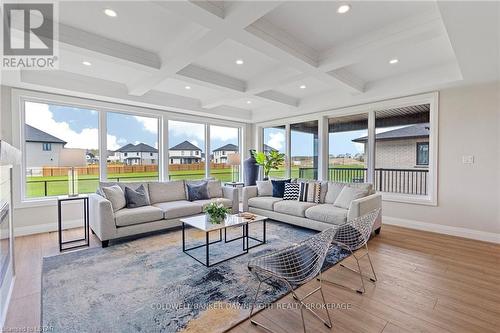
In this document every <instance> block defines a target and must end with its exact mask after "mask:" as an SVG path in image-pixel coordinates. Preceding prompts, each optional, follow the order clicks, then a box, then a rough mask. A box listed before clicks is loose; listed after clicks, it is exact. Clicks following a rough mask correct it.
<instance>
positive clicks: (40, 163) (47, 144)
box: [24, 125, 66, 170]
mask: <svg viewBox="0 0 500 333" xmlns="http://www.w3.org/2000/svg"><path fill="white" fill-rule="evenodd" d="M24 136H25V138H26V143H25V144H26V167H27V168H28V169H30V170H31V169H33V168H41V167H44V166H51V167H57V166H59V154H60V152H61V150H62V149H63V148H64V145H65V144H66V141H64V140H61V139H59V138H57V137H55V136H53V135H50V134H49V133H46V132H44V131H42V130H39V129H38V128H35V127H33V126H30V125H25V127H24Z"/></svg>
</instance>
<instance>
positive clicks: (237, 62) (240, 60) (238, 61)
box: [235, 59, 245, 65]
mask: <svg viewBox="0 0 500 333" xmlns="http://www.w3.org/2000/svg"><path fill="white" fill-rule="evenodd" d="M235 62H236V65H243V64H244V63H245V62H244V61H243V60H242V59H238V60H236V61H235Z"/></svg>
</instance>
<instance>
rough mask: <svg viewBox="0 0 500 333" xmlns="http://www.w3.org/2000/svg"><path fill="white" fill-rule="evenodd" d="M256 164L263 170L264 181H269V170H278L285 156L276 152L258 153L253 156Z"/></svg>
mask: <svg viewBox="0 0 500 333" xmlns="http://www.w3.org/2000/svg"><path fill="white" fill-rule="evenodd" d="M255 160H256V161H257V164H259V165H260V166H262V169H263V170H264V180H267V179H269V172H271V170H278V169H279V167H280V166H282V165H283V163H284V162H285V154H283V153H280V152H279V151H277V150H271V151H270V152H269V153H267V154H266V153H263V152H258V153H256V154H255Z"/></svg>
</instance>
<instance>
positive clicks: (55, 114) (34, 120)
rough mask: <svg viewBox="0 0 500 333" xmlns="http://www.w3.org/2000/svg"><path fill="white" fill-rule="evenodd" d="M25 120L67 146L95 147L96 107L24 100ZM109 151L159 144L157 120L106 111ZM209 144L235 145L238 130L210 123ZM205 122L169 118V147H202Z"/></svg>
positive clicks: (216, 145) (96, 136)
mask: <svg viewBox="0 0 500 333" xmlns="http://www.w3.org/2000/svg"><path fill="white" fill-rule="evenodd" d="M25 112H26V123H27V124H29V125H31V126H33V127H36V128H38V129H40V130H42V131H44V132H47V133H49V134H51V135H53V136H55V137H57V138H60V139H62V140H64V141H66V142H67V144H66V146H65V147H66V148H83V149H97V148H98V122H99V114H98V113H97V111H95V110H90V109H82V108H74V107H68V106H59V105H48V104H44V103H34V102H26V107H25ZM107 128H108V134H107V144H108V150H116V149H118V148H120V147H122V146H124V145H126V144H128V143H132V144H137V143H141V142H142V143H145V144H148V145H150V146H152V147H155V148H157V147H158V141H157V140H158V120H157V119H156V118H149V117H140V116H132V115H127V114H122V113H114V112H108V113H107ZM210 133H211V147H212V149H216V148H218V147H221V146H223V145H225V144H228V143H233V144H235V145H237V144H238V129H237V128H231V127H219V126H213V125H212V126H211V129H210ZM204 137H205V134H204V125H202V124H194V123H186V122H179V121H169V145H170V147H172V146H174V145H176V144H178V143H180V142H182V141H184V140H188V141H189V142H191V143H193V144H194V145H196V146H198V147H199V148H201V149H202V150H203V149H204Z"/></svg>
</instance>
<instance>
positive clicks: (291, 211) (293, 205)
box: [274, 200, 316, 217]
mask: <svg viewBox="0 0 500 333" xmlns="http://www.w3.org/2000/svg"><path fill="white" fill-rule="evenodd" d="M315 205H316V204H315V203H312V202H302V201H291V200H283V201H280V202H277V203H275V204H274V211H275V212H277V213H283V214H288V215H294V216H299V217H305V216H306V214H305V212H306V210H307V209H308V208H310V207H313V206H315Z"/></svg>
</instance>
